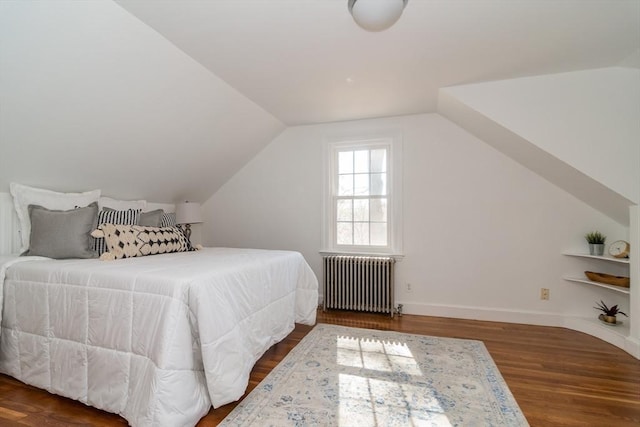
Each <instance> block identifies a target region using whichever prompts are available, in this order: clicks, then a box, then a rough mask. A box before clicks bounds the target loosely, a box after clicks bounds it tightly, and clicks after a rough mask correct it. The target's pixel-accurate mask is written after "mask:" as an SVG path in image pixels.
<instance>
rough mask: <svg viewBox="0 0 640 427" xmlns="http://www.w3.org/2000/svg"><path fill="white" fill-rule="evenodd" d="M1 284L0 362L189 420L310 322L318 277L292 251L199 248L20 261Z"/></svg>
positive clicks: (58, 387) (116, 403)
mask: <svg viewBox="0 0 640 427" xmlns="http://www.w3.org/2000/svg"><path fill="white" fill-rule="evenodd" d="M1 285H2V282H0V286H1ZM2 294H3V295H4V303H3V305H2V307H3V312H2V331H1V334H0V371H2V372H3V373H6V374H8V375H11V376H13V377H16V378H18V379H20V380H22V381H24V382H26V383H29V384H32V385H35V386H36V387H40V388H44V389H46V390H49V391H50V392H52V393H56V394H60V395H63V396H67V397H71V398H73V399H76V400H80V401H82V402H84V403H86V404H88V405H90V406H94V407H97V408H101V409H104V410H107V411H109V412H115V413H118V414H120V415H122V416H123V417H124V418H126V419H127V420H128V421H129V423H130V424H132V425H134V426H192V425H195V424H196V423H197V421H198V420H199V419H200V418H201V417H202V416H204V415H205V414H206V413H207V412H208V411H209V409H210V406H211V404H213V406H214V407H218V406H220V405H223V404H226V403H229V402H232V401H234V400H237V399H238V398H240V397H241V396H242V394H243V393H244V391H245V389H246V387H247V384H248V379H249V374H250V371H251V368H252V367H253V365H254V364H255V362H256V360H257V359H258V358H259V357H260V356H261V355H262V354H263V353H264V352H265V351H266V350H267V349H268V348H269V347H270V346H271V345H273V344H274V343H276V342H278V341H280V340H282V339H283V338H284V337H286V336H287V335H288V334H289V333H290V332H291V331H292V330H293V327H294V322H299V323H305V324H314V323H315V314H316V307H317V301H318V298H317V297H318V282H317V279H316V277H315V275H314V274H313V272H312V270H311V269H310V268H309V266H308V265H307V263H306V262H305V260H304V259H303V257H302V256H301V255H300V254H299V253H297V252H288V251H264V250H253V249H222V248H205V249H203V250H201V251H198V252H189V253H176V254H165V255H156V256H147V257H143V258H133V259H125V260H118V261H111V262H105V261H98V260H57V261H56V260H31V261H30V262H21V263H19V264H14V265H11V266H10V267H9V268H7V269H6V278H5V280H4V289H3V292H2Z"/></svg>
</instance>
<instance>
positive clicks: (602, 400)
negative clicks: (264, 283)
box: [0, 311, 640, 427]
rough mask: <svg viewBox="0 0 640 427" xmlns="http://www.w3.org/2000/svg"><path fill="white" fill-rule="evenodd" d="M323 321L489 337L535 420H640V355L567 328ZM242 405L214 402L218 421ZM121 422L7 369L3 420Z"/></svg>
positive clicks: (269, 361) (278, 351)
mask: <svg viewBox="0 0 640 427" xmlns="http://www.w3.org/2000/svg"><path fill="white" fill-rule="evenodd" d="M318 322H320V323H335V324H339V325H345V326H353V327H359V328H369V329H383V330H395V331H402V332H408V333H416V334H422V335H434V336H447V337H456V338H469V339H477V340H481V341H483V342H484V343H485V345H486V346H487V348H488V349H489V352H490V353H491V356H492V357H493V359H494V360H495V362H496V364H497V365H498V368H499V369H500V372H501V373H502V376H503V377H504V379H505V380H506V382H507V384H508V385H509V388H510V389H511V392H512V393H513V395H514V396H515V398H516V400H517V401H518V404H519V405H520V408H521V409H522V411H523V412H524V415H525V416H526V417H527V420H528V421H529V423H530V424H531V425H532V426H581V427H584V426H616V427H622V426H638V425H640V361H638V360H637V359H634V358H633V357H632V356H630V355H629V354H627V353H625V352H624V351H622V350H620V349H618V348H617V347H614V346H612V345H610V344H607V343H605V342H603V341H600V340H599V339H597V338H593V337H591V336H589V335H585V334H582V333H580V332H575V331H570V330H567V329H562V328H549V327H541V326H529V325H517V324H509V323H497V322H479V321H471V320H458V319H446V318H437V317H424V316H410V315H405V316H402V317H400V318H396V319H393V320H392V319H389V318H388V317H387V316H382V315H375V314H362V313H350V312H341V311H331V312H327V313H323V312H322V311H319V312H318ZM310 330H311V327H308V326H302V325H298V326H297V327H296V329H295V330H294V331H293V332H292V333H291V334H290V335H289V336H288V337H287V338H286V339H285V340H284V341H282V342H281V343H279V344H276V345H275V346H273V347H272V348H271V349H270V350H269V351H268V352H267V353H266V354H265V355H264V356H263V357H262V358H261V359H260V360H259V361H258V363H257V364H256V366H255V368H254V369H253V372H252V374H251V382H250V384H249V391H250V390H252V389H253V388H254V387H255V386H256V385H257V384H258V383H259V382H260V381H261V380H262V379H263V378H264V377H265V376H266V375H267V374H268V373H269V371H270V370H271V369H273V367H275V366H276V365H277V364H278V362H279V361H280V360H282V358H283V357H284V356H285V355H286V354H287V353H288V352H289V351H290V350H291V349H292V348H293V347H294V346H295V345H296V344H297V343H298V342H299V341H300V340H301V339H302V338H303V337H304V336H305V335H306V334H307V333H308V332H309V331H310ZM234 406H235V404H229V405H226V406H223V407H221V408H219V409H216V410H212V411H210V412H209V414H208V415H207V416H206V417H204V418H203V419H202V420H201V421H200V423H199V424H198V426H200V427H204V426H207V427H208V426H215V425H217V423H218V422H219V421H220V420H222V419H223V418H224V417H225V416H226V415H227V414H228V413H229V412H230V411H231V410H232V409H233V407H234ZM24 425H27V426H44V425H47V426H74V425H83V426H121V425H127V423H126V421H124V420H123V419H122V418H120V417H118V416H116V415H112V414H108V413H105V412H102V411H99V410H97V409H93V408H89V407H87V406H84V405H83V404H81V403H78V402H74V401H72V400H69V399H65V398H62V397H57V396H54V395H51V394H49V393H47V392H44V391H41V390H37V389H35V388H32V387H29V386H26V385H24V384H22V383H20V382H18V381H16V380H14V379H12V378H9V377H7V376H2V375H0V426H24Z"/></svg>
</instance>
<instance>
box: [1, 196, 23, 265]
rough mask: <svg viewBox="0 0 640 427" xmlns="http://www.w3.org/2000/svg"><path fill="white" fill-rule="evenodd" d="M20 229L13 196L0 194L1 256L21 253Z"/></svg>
mask: <svg viewBox="0 0 640 427" xmlns="http://www.w3.org/2000/svg"><path fill="white" fill-rule="evenodd" d="M19 229H20V226H19V225H18V215H17V214H16V210H15V209H14V208H13V198H12V197H11V194H9V193H0V255H8V254H15V253H18V252H19V251H20V234H19V231H18V230H19Z"/></svg>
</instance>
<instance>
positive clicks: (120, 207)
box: [98, 196, 147, 211]
mask: <svg viewBox="0 0 640 427" xmlns="http://www.w3.org/2000/svg"><path fill="white" fill-rule="evenodd" d="M98 207H99V208H100V210H102V209H104V208H111V209H113V210H116V211H126V210H128V209H139V210H140V211H143V210H145V209H146V208H147V201H146V200H117V199H112V198H111V197H104V196H102V197H100V199H98Z"/></svg>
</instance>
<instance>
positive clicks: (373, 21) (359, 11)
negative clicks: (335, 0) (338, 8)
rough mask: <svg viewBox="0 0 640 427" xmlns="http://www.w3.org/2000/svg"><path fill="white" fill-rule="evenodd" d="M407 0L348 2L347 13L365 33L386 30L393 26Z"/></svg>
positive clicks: (359, 0)
mask: <svg viewBox="0 0 640 427" xmlns="http://www.w3.org/2000/svg"><path fill="white" fill-rule="evenodd" d="M408 1H409V0H349V12H350V13H351V15H352V16H353V20H354V21H356V24H358V25H359V26H361V27H362V28H364V29H365V30H367V31H382V30H386V29H387V28H389V27H390V26H392V25H393V24H395V23H396V22H397V21H398V19H400V15H402V11H403V10H404V8H405V7H406V6H407V2H408Z"/></svg>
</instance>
